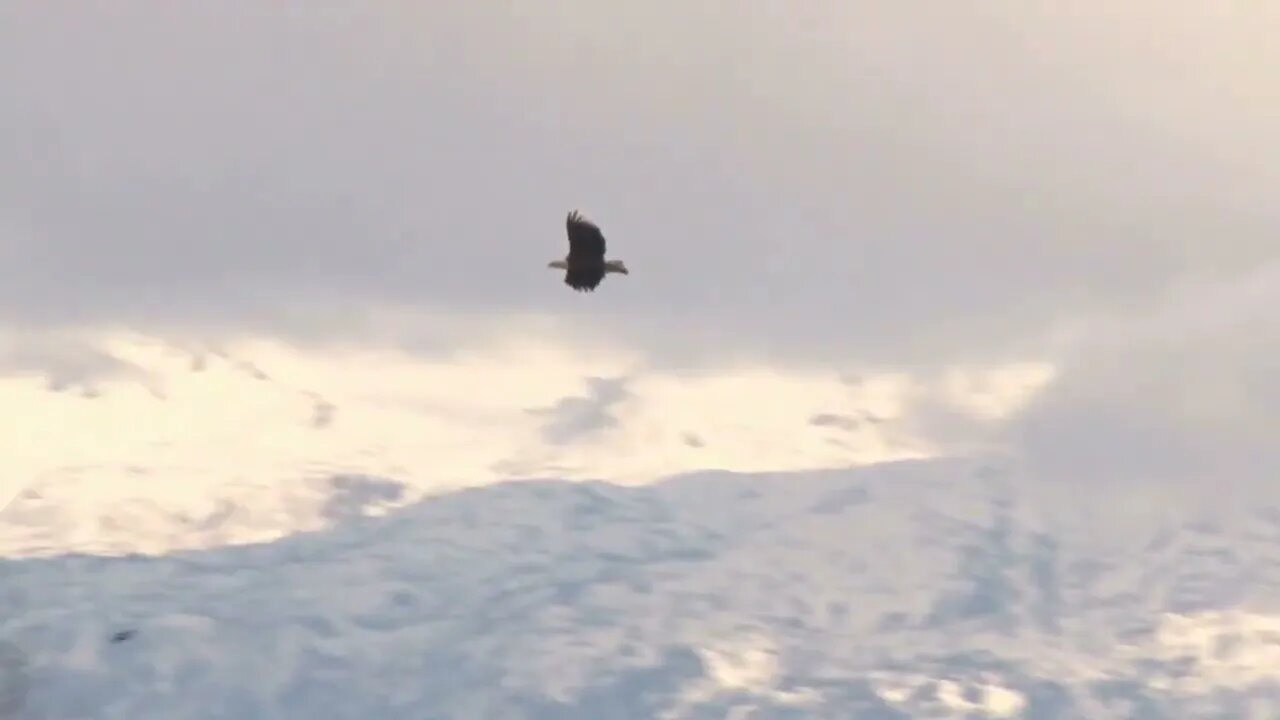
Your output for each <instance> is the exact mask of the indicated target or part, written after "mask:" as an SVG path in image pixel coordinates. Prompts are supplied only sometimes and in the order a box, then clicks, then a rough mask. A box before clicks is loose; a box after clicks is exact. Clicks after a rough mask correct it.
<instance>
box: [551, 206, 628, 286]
mask: <svg viewBox="0 0 1280 720" xmlns="http://www.w3.org/2000/svg"><path fill="white" fill-rule="evenodd" d="M565 231H566V232H567V233H568V235H569V254H568V255H566V256H565V258H564V259H563V260H554V261H552V262H551V263H549V264H548V265H547V267H552V268H556V269H558V270H564V271H565V272H564V284H565V285H568V286H569V287H571V288H573V289H574V290H577V291H579V292H591V291H594V290H595V289H596V286H597V285H599V284H600V281H601V280H604V276H605V275H606V274H608V273H621V274H623V275H628V274H629V273H628V272H627V266H626V265H625V264H624V263H623V262H622V261H621V260H605V259H604V251H605V242H604V233H602V232H600V228H599V227H597V226H596V225H595V223H593V222H591V221H590V220H587V219H586V218H584V217H582V215H580V214H579V213H578V211H577V210H574V211H573V212H571V213H569V217H567V218H566V219H565Z"/></svg>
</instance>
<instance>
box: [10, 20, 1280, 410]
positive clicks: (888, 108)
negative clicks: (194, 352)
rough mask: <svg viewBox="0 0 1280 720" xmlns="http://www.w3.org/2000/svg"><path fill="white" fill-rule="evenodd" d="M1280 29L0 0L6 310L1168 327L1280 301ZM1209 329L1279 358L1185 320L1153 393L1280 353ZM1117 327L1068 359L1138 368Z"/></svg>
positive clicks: (199, 321) (1006, 342) (697, 340)
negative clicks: (577, 232) (591, 270)
mask: <svg viewBox="0 0 1280 720" xmlns="http://www.w3.org/2000/svg"><path fill="white" fill-rule="evenodd" d="M1277 36H1280V5H1277V4H1275V3H1270V2H1262V1H1261V0H1259V1H1256V2H1252V1H1249V0H1242V1H1240V2H1233V3H1204V2H1191V1H1183V0H1134V1H1132V2H1126V3H1113V2H1104V1H1103V0H1097V1H1093V0H1088V1H1085V2H1071V3H1065V2H1064V3H1031V2H1025V1H1023V0H1007V1H1004V2H999V1H995V0H977V1H974V2H965V3H924V2H900V1H897V0H894V1H892V2H891V1H889V0H884V1H883V2H852V1H850V0H808V1H807V2H804V3H781V2H757V3H738V2H727V1H723V0H722V1H719V2H713V1H711V0H648V1H646V2H643V3H641V2H630V3H604V2H597V1H596V0H543V1H541V2H537V3H511V2H498V1H497V0H491V1H482V2H481V1H477V2H465V3H463V2H454V3H444V2H390V1H389V2H380V3H363V2H348V3H325V4H323V6H321V5H312V4H306V5H304V4H297V3H294V4H288V3H264V2H260V0H229V1H226V2H218V3H210V2H204V1H203V0H202V1H199V2H197V1H195V0H186V1H175V2H167V3H151V2H146V3H144V2H130V1H122V2H113V3H97V4H92V5H88V4H74V5H69V4H60V3H46V2H37V1H36V0H16V1H12V2H6V3H4V4H3V5H0V88H3V103H2V104H0V322H2V323H5V324H7V325H9V326H10V327H17V328H29V327H33V326H35V325H39V326H41V327H51V326H59V325H63V324H69V325H77V324H86V323H87V324H94V323H115V324H126V325H132V326H134V327H137V328H140V329H148V328H151V329H157V328H159V329H173V328H181V329H182V330H183V331H185V332H197V331H207V332H210V333H226V332H235V331H240V330H250V331H257V330H263V329H268V330H270V331H271V332H275V333H281V334H294V335H296V336H298V337H304V338H316V337H335V336H336V337H341V336H342V334H343V333H346V332H352V331H353V328H352V327H351V325H350V324H349V322H350V318H351V317H353V316H356V315H358V314H359V312H360V309H361V308H363V307H366V306H374V307H376V306H378V305H381V304H386V303H391V304H395V305H400V306H405V307H409V308H414V309H423V310H426V311H431V312H437V313H438V312H443V313H446V314H459V313H463V314H465V316H467V317H485V316H489V315H497V316H503V315H510V314H512V313H516V314H532V315H540V314H546V315H550V316H552V317H559V318H575V317H576V318H578V319H579V320H580V321H581V322H575V323H570V326H571V327H575V328H577V329H578V330H579V331H581V332H594V331H599V332H606V333H609V334H610V335H612V336H614V337H617V338H618V339H619V341H621V342H624V343H633V344H636V345H638V346H641V347H643V348H645V349H646V350H647V351H648V352H649V353H651V355H652V356H653V357H654V359H655V361H656V362H678V361H680V360H681V359H682V358H684V357H686V356H687V355H688V354H689V352H690V351H694V350H696V351H699V352H701V353H707V352H712V353H714V352H716V351H721V350H723V351H724V352H731V353H735V354H738V353H746V354H748V355H751V354H755V355H758V356H761V357H764V356H768V357H770V358H775V359H776V358H783V359H791V360H795V361H800V360H806V361H833V362H834V361H838V360H842V359H848V358H854V359H861V360H868V361H875V362H887V363H905V362H913V361H919V360H923V359H938V358H943V359H951V358H965V359H982V358H988V357H990V358H995V357H1002V356H1005V355H1016V354H1017V353H1024V354H1025V353H1031V354H1035V353H1036V352H1038V351H1045V350H1044V348H1045V346H1043V345H1042V344H1040V343H1041V341H1043V340H1044V339H1045V336H1046V335H1048V334H1049V333H1048V332H1047V331H1048V330H1049V329H1052V328H1066V329H1069V328H1072V327H1080V326H1081V324H1082V323H1083V324H1086V325H1087V324H1088V323H1090V322H1092V320H1091V319H1096V318H1107V319H1109V320H1110V321H1112V322H1119V320H1117V318H1128V319H1129V321H1131V322H1134V323H1138V324H1139V325H1141V324H1144V323H1146V322H1147V319H1148V318H1151V317H1157V316H1158V317H1162V318H1164V320H1163V322H1165V323H1166V325H1170V326H1177V324H1178V322H1181V320H1180V319H1179V318H1181V317H1182V316H1180V315H1178V314H1177V313H1178V312H1181V310H1178V308H1181V309H1184V310H1185V309H1187V308H1194V307H1197V306H1198V305H1199V303H1198V302H1197V301H1196V300H1194V299H1193V298H1194V297H1196V296H1195V295H1194V293H1200V292H1203V293H1208V294H1209V295H1212V296H1213V297H1215V298H1217V297H1220V296H1222V295H1223V294H1224V293H1227V294H1229V293H1230V292H1232V290H1231V288H1234V287H1236V286H1237V285H1238V284H1239V283H1241V282H1252V283H1253V284H1254V285H1259V284H1260V285H1262V286H1264V287H1263V289H1262V290H1259V291H1258V292H1261V293H1271V294H1272V296H1274V295H1275V291H1274V288H1275V287H1276V274H1275V272H1274V271H1269V270H1267V269H1266V267H1265V266H1266V263H1267V262H1268V261H1270V260H1275V259H1276V258H1277V257H1280V236H1278V234H1277V230H1278V229H1280V210H1278V209H1277V207H1278V205H1277V203H1276V199H1275V193H1276V188H1277V187H1280V130H1277V128H1280V83H1277V81H1276V77H1277V75H1276V72H1277V68H1280V50H1278V49H1277V44H1276V42H1275V38H1276V37H1277ZM571 208H581V209H582V210H583V211H584V212H585V213H586V214H587V215H588V216H589V217H591V218H593V219H595V220H596V221H598V222H599V223H600V224H601V226H602V227H603V229H604V231H605V233H606V235H607V237H608V239H609V243H610V244H609V249H610V254H611V255H613V256H616V257H618V258H621V259H623V260H625V261H626V262H627V263H628V265H629V266H630V268H631V275H630V276H629V277H624V278H618V277H616V276H611V277H609V278H608V279H607V280H606V281H605V283H604V284H603V286H602V287H601V289H600V291H599V292H597V293H596V294H595V295H594V296H583V295H578V294H576V293H573V292H572V291H570V290H569V289H568V288H567V287H565V286H564V285H563V284H561V278H560V277H559V275H558V273H556V272H555V271H552V270H549V269H547V268H546V263H547V262H548V261H550V260H552V259H555V258H557V257H560V256H562V255H563V253H564V252H565V249H566V242H565V239H564V230H563V219H564V215H565V213H566V212H567V211H568V210H569V209H571ZM1249 278H1252V279H1251V280H1250V279H1249ZM1223 302H1225V301H1223ZM1214 307H1217V308H1219V311H1220V312H1221V313H1224V314H1222V315H1220V316H1215V319H1213V320H1210V321H1202V323H1203V322H1207V323H1208V324H1210V325H1213V326H1214V327H1216V328H1217V330H1215V333H1217V334H1216V335H1213V337H1214V338H1217V340H1215V342H1217V341H1218V340H1221V339H1222V336H1224V335H1229V336H1231V337H1251V338H1253V340H1252V341H1251V343H1252V344H1250V343H1245V344H1241V345H1240V346H1239V347H1236V346H1235V345H1231V344H1230V343H1226V345H1227V346H1230V348H1231V350H1230V353H1229V357H1227V356H1226V355H1214V356H1212V357H1210V356H1207V355H1204V354H1205V353H1206V352H1208V351H1207V350H1206V345H1205V344H1204V342H1200V343H1199V344H1193V345H1190V346H1185V347H1182V346H1179V347H1176V348H1172V349H1171V347H1172V346H1175V345H1178V340H1177V338H1178V337H1179V334H1178V333H1177V332H1172V333H1171V335H1170V339H1168V340H1167V341H1166V342H1165V344H1164V345H1158V347H1153V349H1152V350H1151V351H1150V352H1148V353H1146V354H1145V355H1143V356H1142V357H1143V358H1144V360H1143V361H1144V362H1148V363H1150V364H1151V365H1152V367H1153V368H1154V367H1156V366H1159V367H1160V368H1162V370H1160V371H1158V372H1155V371H1153V373H1152V374H1153V375H1156V376H1159V377H1167V378H1168V382H1167V383H1166V384H1167V385H1169V386H1175V387H1176V386H1177V385H1179V383H1180V382H1181V381H1182V379H1185V373H1184V372H1183V370H1182V369H1181V368H1183V367H1184V366H1183V365H1182V364H1180V363H1182V360H1179V359H1177V358H1180V357H1183V356H1185V355H1186V354H1187V353H1197V352H1198V353H1200V354H1201V355H1202V356H1203V357H1202V359H1201V360H1199V361H1197V364H1196V365H1195V366H1196V367H1197V368H1199V369H1198V370H1197V371H1196V372H1200V373H1204V372H1211V373H1213V374H1215V376H1232V375H1233V373H1234V372H1235V371H1234V370H1233V369H1232V368H1235V367H1237V365H1238V363H1240V362H1256V361H1257V360H1258V359H1259V358H1260V357H1262V355H1260V354H1258V353H1261V352H1262V351H1263V349H1264V347H1263V346H1264V344H1265V350H1266V351H1267V352H1270V351H1271V350H1273V349H1277V346H1278V345H1280V343H1270V344H1266V343H1265V342H1264V341H1267V342H1269V341H1270V340H1275V339H1276V333H1275V331H1274V330H1271V329H1270V328H1271V326H1272V325H1273V324H1274V322H1273V321H1272V320H1271V317H1270V316H1268V315H1266V313H1259V312H1254V313H1253V314H1252V315H1250V316H1249V317H1250V318H1251V319H1250V320H1247V321H1246V320H1240V319H1239V318H1237V317H1236V316H1235V315H1234V314H1233V313H1236V312H1237V311H1238V307H1239V304H1238V303H1237V304H1234V305H1233V304H1231V303H1229V302H1226V304H1225V305H1223V304H1222V303H1221V302H1220V303H1219V304H1218V305H1214ZM1224 307H1225V308H1226V309H1223V308H1224ZM1171 308H1172V309H1171ZM1232 308H1235V309H1232ZM1202 312H1203V311H1202ZM1215 323H1216V324H1215ZM1105 333H1110V336H1109V337H1112V338H1114V337H1117V336H1124V335H1126V334H1128V331H1117V330H1115V329H1114V327H1112V328H1110V329H1107V330H1105V331H1104V334H1105ZM1053 337H1059V338H1060V337H1066V336H1063V335H1053ZM1090 337H1091V338H1092V339H1090V340H1089V341H1088V342H1083V341H1081V342H1079V343H1077V344H1075V345H1072V346H1070V347H1069V348H1068V349H1065V350H1064V349H1062V348H1059V349H1058V350H1057V351H1059V352H1062V353H1063V361H1064V362H1066V363H1068V364H1069V365H1070V364H1071V363H1074V365H1072V366H1073V367H1076V366H1078V367H1081V368H1085V367H1088V368H1093V367H1094V363H1092V362H1091V361H1090V360H1087V359H1084V358H1086V357H1093V356H1092V355H1088V354H1087V353H1097V352H1103V353H1108V352H1109V353H1111V356H1110V357H1112V358H1113V360H1114V364H1115V365H1116V367H1118V368H1125V367H1126V365H1127V363H1126V362H1125V360H1124V358H1125V357H1128V355H1127V353H1128V350H1116V347H1118V346H1117V345H1116V342H1115V341H1114V340H1113V341H1111V342H1110V344H1108V342H1103V341H1100V340H1098V339H1097V338H1096V337H1093V336H1090ZM1224 342H1225V341H1224ZM1121 345H1123V343H1121ZM1099 348H1106V349H1104V350H1099ZM1046 352H1047V351H1046ZM1072 353H1074V354H1072ZM1082 353H1084V354H1082ZM1135 357H1136V356H1135ZM1117 358H1118V359H1117ZM1242 358H1243V359H1242ZM1232 363H1237V365H1233V364H1232ZM1186 367H1190V366H1186ZM1205 368H1208V369H1205ZM1130 369H1131V368H1130ZM1091 372H1093V373H1094V374H1093V375H1091V376H1090V377H1094V376H1096V375H1097V372H1094V371H1093V370H1091ZM1116 372H1119V370H1117V371H1116ZM1121 374H1123V373H1121ZM1236 375H1238V374H1236ZM1095 379H1096V378H1095ZM1114 381H1115V380H1114V378H1111V379H1107V380H1106V382H1114ZM1254 381H1256V382H1268V381H1264V380H1262V379H1261V378H1258V379H1256V380H1251V381H1250V382H1254ZM1099 382H1102V381H1101V380H1099ZM1224 382H1226V381H1224ZM1231 382H1236V383H1237V386H1236V387H1235V390H1236V391H1240V392H1239V393H1238V394H1239V395H1240V397H1242V398H1247V397H1249V396H1254V397H1259V396H1260V394H1259V393H1257V392H1253V391H1252V390H1253V388H1252V386H1249V387H1247V388H1244V390H1248V392H1244V391H1242V388H1241V387H1239V386H1238V383H1240V382H1244V381H1243V380H1240V379H1239V377H1237V378H1236V380H1234V381H1231ZM1064 387H1069V385H1064ZM1091 387H1095V388H1100V387H1103V385H1093V386H1091ZM1086 394H1087V393H1086ZM1097 394H1099V395H1100V396H1106V395H1107V394H1108V393H1107V392H1106V391H1101V390H1099V391H1098V393H1097ZM1167 395H1168V392H1167V388H1166V390H1165V391H1163V392H1153V393H1152V396H1151V397H1149V398H1147V400H1146V401H1149V402H1150V403H1155V404H1159V402H1167ZM1079 396H1080V394H1079V393H1076V394H1075V395H1072V397H1079ZM1087 412H1091V410H1090V411H1086V414H1087ZM1051 425H1052V424H1051V423H1050V424H1048V425H1045V427H1051Z"/></svg>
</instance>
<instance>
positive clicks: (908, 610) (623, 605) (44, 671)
mask: <svg viewBox="0 0 1280 720" xmlns="http://www.w3.org/2000/svg"><path fill="white" fill-rule="evenodd" d="M114 342H115V344H114V345H110V346H109V347H110V349H111V352H112V353H113V356H114V357H117V358H120V359H121V362H123V363H126V364H128V366H129V367H132V368H134V369H135V370H134V371H132V372H129V373H126V374H124V375H121V376H113V377H108V378H97V379H92V380H85V381H84V382H85V384H86V386H87V387H89V388H91V392H90V391H88V390H85V387H81V388H80V389H81V390H82V391H84V392H79V393H77V392H73V391H69V390H68V389H67V387H68V386H66V385H65V384H63V385H60V386H59V388H60V389H59V390H58V391H56V392H51V391H50V390H49V389H48V388H47V387H46V384H45V382H44V380H45V379H44V378H40V377H32V376H28V377H22V378H9V379H0V400H3V401H5V402H6V407H10V408H15V409H16V410H17V411H21V412H27V417H31V418H32V419H31V422H30V423H28V424H26V425H25V426H24V427H23V428H20V429H9V428H6V429H5V430H4V431H0V445H3V447H0V450H3V452H4V453H6V455H5V456H6V457H13V458H15V461H14V464H13V468H14V471H13V474H12V477H18V478H20V479H22V481H21V482H19V483H17V485H18V487H17V488H16V492H15V493H14V500H13V502H12V503H11V504H10V505H9V507H8V508H7V509H6V510H5V511H4V512H3V514H0V554H2V557H0V608H3V609H4V612H3V613H0V718H3V719H4V720H8V718H10V717H13V718H21V719H22V720H28V719H30V720H36V719H39V720H45V719H50V720H52V719H54V718H57V719H59V720H61V719H74V718H93V719H94V720H111V719H113V718H130V719H135V718H136V719H146V718H157V719H159V718H165V719H171V718H178V717H181V718H193V719H194V720H204V719H212V718H264V719H269V718H318V719H321V720H323V719H325V718H355V717H378V718H414V719H415V720H421V719H424V718H511V719H513V720H514V719H520V718H567V719H573V718H583V719H587V718H591V719H598V718H681V719H684V718H689V719H697V718H717V719H719V718H747V717H752V718H782V717H804V718H847V717H857V718H870V719H872V720H875V719H878V718H1091V719H1092V718H1097V719H1099V720H1104V719H1106V718H1165V717H1179V718H1182V717H1233V718H1272V717H1276V716H1277V715H1280V673H1278V672H1277V670H1276V668H1277V667H1280V654H1278V651H1277V648H1280V507H1277V505H1280V502H1278V503H1274V504H1272V505H1269V506H1258V505H1247V506H1246V505H1240V504H1231V503H1224V504H1221V505H1214V504H1212V503H1198V504H1193V503H1185V502H1184V503H1181V504H1176V503H1178V502H1180V501H1179V500H1178V499H1177V498H1172V499H1166V502H1168V503H1174V505H1172V506H1170V508H1165V510H1164V511H1161V510H1160V509H1159V507H1157V506H1158V503H1153V502H1151V499H1150V498H1149V497H1147V498H1144V497H1143V496H1141V495H1139V494H1135V495H1133V496H1131V497H1127V498H1126V499H1125V501H1124V502H1121V501H1118V500H1117V499H1116V496H1112V495H1110V494H1108V492H1107V489H1106V488H1104V487H1101V486H1100V485H1098V484H1087V485H1083V486H1078V487H1075V486H1073V487H1066V486H1063V485H1061V484H1057V483H1053V482H1047V481H1044V480H1042V479H1038V478H1034V477H1029V476H1026V475H1025V474H1024V471H1023V470H1022V469H1020V468H1019V467H1018V465H1017V464H1015V463H1013V462H1010V461H1008V460H1007V459H1005V457H1004V456H1002V455H999V454H980V453H975V454H970V455H968V456H963V457H962V456H956V455H954V454H952V453H947V452H944V450H945V448H941V447H937V446H934V445H931V443H930V441H929V438H927V437H924V436H922V435H921V434H919V433H918V428H919V427H920V425H919V424H918V423H917V422H916V420H917V419H918V411H919V409H920V408H921V407H925V406H928V407H936V406H937V404H938V403H950V407H952V408H953V409H954V412H964V411H965V408H969V409H970V410H971V411H972V414H973V415H972V416H973V417H974V418H975V422H977V421H981V420H982V419H983V418H988V419H990V418H995V417H1000V416H1002V415H1006V414H1008V413H1009V412H1012V409H1013V408H1016V407H1017V406H1018V404H1020V403H1023V402H1026V400H1027V398H1028V397H1029V396H1030V393H1032V392H1033V390H1034V387H1035V385H1036V383H1038V382H1042V381H1043V378H1044V377H1046V376H1047V373H1046V372H1045V371H1044V370H1043V369H1036V368H1028V367H1026V366H1021V367H1016V368H1005V369H1003V370H1001V369H999V368H997V369H973V370H972V372H970V373H969V374H968V375H967V376H966V377H968V378H969V379H964V378H958V377H957V375H956V372H958V371H953V372H951V373H950V374H948V375H947V376H946V377H943V378H939V379H930V378H920V377H912V376H907V375H904V374H901V373H889V374H876V373H874V372H870V373H862V374H861V375H859V377H857V378H856V379H851V378H850V377H848V376H844V377H841V376H834V377H833V376H825V375H821V374H816V373H815V374H813V375H803V374H795V375H792V376H782V375H778V374H774V375H772V376H771V375H770V374H769V373H768V372H766V371H764V370H759V369H751V368H744V369H741V370H739V371H733V372H726V373H723V374H717V375H715V376H711V377H706V376H704V377H699V376H692V375H686V376H679V375H676V374H670V373H668V374H657V373H653V372H649V371H644V370H641V369H638V368H637V367H636V366H633V365H629V364H628V361H627V360H626V359H625V358H620V359H616V365H615V366H613V367H608V364H609V363H608V362H607V361H606V360H601V359H600V358H590V359H582V358H577V359H574V358H568V357H557V356H555V354H554V353H553V352H552V351H549V350H546V349H543V350H541V351H535V350H534V349H530V348H522V349H521V351H520V352H521V357H523V358H524V359H525V362H521V363H509V362H508V363H502V362H497V361H491V362H489V363H488V364H484V363H477V362H476V361H475V360H474V359H469V358H462V359H452V360H439V361H430V362H428V361H416V360H409V359H407V358H403V357H395V356H384V357H373V356H369V355H364V356H359V357H357V358H354V359H353V357H351V356H342V357H336V358H333V357H331V358H329V359H324V358H322V357H321V356H320V355H319V354H310V355H308V354H306V353H302V352H301V351H297V352H295V351H289V350H287V349H284V348H280V347H272V346H254V347H250V348H244V347H242V348H236V349H234V351H226V352H224V353H223V354H222V355H212V354H211V355H207V356H205V358H204V361H203V362H202V363H196V364H193V363H192V362H191V358H190V357H189V356H184V355H183V354H182V353H181V352H178V351H176V350H175V349H173V348H167V347H164V346H162V345H160V344H158V343H150V342H147V341H144V340H139V339H137V338H125V339H121V338H116V339H115V340H114ZM354 360H359V362H355V361H354ZM248 367H252V368H253V370H247V369H246V368H248ZM467 368H470V370H469V371H468V370H467ZM357 369H358V370H359V371H358V372H357V371H356V370H357ZM467 372H472V373H474V374H473V375H467ZM481 377H483V378H487V379H488V382H479V383H478V382H476V381H477V380H478V379H480V378H481ZM264 378H265V379H264ZM591 378H602V379H599V380H591ZM984 378H985V379H984ZM1037 378H1040V379H1039V380H1037ZM934 380H936V382H934ZM73 386H74V385H73ZM1013 388H1023V389H1022V390H1018V391H1015V390H1014V389H1013ZM930 392H932V393H933V394H931V395H929V393H930ZM86 393H87V395H88V396H86ZM922 395H929V396H928V397H927V398H925V399H923V400H922V399H921V396H922ZM317 397H320V398H323V399H324V403H325V406H326V407H327V408H328V410H326V411H325V412H326V413H328V418H327V420H325V421H321V422H315V418H316V416H317V415H316V407H317V400H316V399H315V398H317ZM756 398H768V403H769V406H768V408H767V409H766V408H764V407H763V406H760V405H756V404H754V403H755V402H756V400H755V399H756ZM761 402H763V401H761ZM23 403H26V404H25V405H24V404H23ZM28 411H29V412H28ZM321 415H324V413H321ZM815 417H827V418H834V417H840V418H850V419H852V420H851V421H850V422H849V423H840V422H831V421H820V422H812V420H813V418H815ZM120 418H128V420H129V421H128V422H121V421H120ZM41 428H43V429H41ZM49 428H57V429H58V431H57V432H50V431H49ZM689 435H695V436H696V437H698V438H699V439H700V443H701V446H699V444H698V443H689V442H688V441H687V440H688V436H689ZM9 453H12V454H11V455H10V454H9ZM606 477H607V478H609V480H610V481H609V482H604V481H602V480H600V479H598V478H606ZM1135 508H1137V509H1142V510H1144V512H1134V511H1133V510H1134V509H1135Z"/></svg>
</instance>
